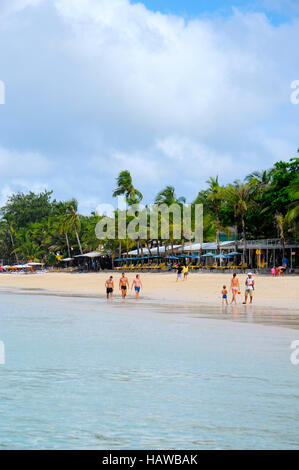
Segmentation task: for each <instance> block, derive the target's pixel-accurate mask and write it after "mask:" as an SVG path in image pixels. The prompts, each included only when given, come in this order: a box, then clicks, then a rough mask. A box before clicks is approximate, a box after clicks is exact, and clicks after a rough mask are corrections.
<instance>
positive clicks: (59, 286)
mask: <svg viewBox="0 0 299 470" xmlns="http://www.w3.org/2000/svg"><path fill="white" fill-rule="evenodd" d="M111 274H112V275H113V277H114V282H115V292H114V295H115V296H120V291H119V289H118V281H119V278H120V273H115V272H113V273H108V272H105V273H103V272H101V273H83V274H79V273H57V272H53V273H52V272H48V273H44V274H1V275H0V288H2V289H5V288H10V289H28V290H34V289H46V290H48V291H49V292H52V293H68V294H71V295H80V294H82V295H99V296H104V295H105V280H106V279H107V278H108V276H109V275H111ZM135 275H136V273H134V272H132V273H128V274H127V276H128V278H129V281H130V285H131V283H132V281H133V279H134V277H135ZM231 277H232V275H231V274H222V273H219V274H218V273H190V274H189V276H188V280H187V281H182V280H179V281H178V282H176V275H175V273H141V279H142V282H143V286H144V289H143V291H142V293H141V299H142V298H146V299H152V300H162V301H168V302H173V301H174V302H180V303H181V302H186V303H192V304H204V305H212V306H215V305H220V304H221V290H222V286H223V285H226V286H227V289H228V291H229V296H228V299H229V301H230V299H231V292H230V289H229V287H230V280H231ZM238 278H239V281H240V286H241V295H238V303H239V304H241V303H242V302H243V300H244V290H245V287H244V283H245V279H246V274H240V275H238ZM254 278H255V282H256V288H255V291H254V300H253V302H254V305H255V306H260V307H277V308H280V309H282V311H283V309H284V308H285V309H292V310H298V315H299V289H298V286H299V278H298V276H290V277H288V276H285V277H280V278H279V277H277V278H272V277H270V276H264V275H254ZM128 297H132V298H133V297H134V293H133V292H131V291H129V293H128Z"/></svg>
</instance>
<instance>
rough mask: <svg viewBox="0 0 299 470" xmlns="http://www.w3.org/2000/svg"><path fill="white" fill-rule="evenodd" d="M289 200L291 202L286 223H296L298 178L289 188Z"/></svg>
mask: <svg viewBox="0 0 299 470" xmlns="http://www.w3.org/2000/svg"><path fill="white" fill-rule="evenodd" d="M289 198H290V200H291V201H292V202H291V204H290V206H289V211H288V214H287V220H288V222H296V220H297V219H298V217H299V176H297V177H296V178H295V179H294V181H293V182H292V183H291V184H290V186H289Z"/></svg>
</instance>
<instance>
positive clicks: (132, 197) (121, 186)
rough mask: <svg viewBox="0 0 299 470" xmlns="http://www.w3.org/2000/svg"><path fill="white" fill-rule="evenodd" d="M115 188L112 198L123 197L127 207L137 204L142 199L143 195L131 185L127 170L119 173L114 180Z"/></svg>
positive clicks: (130, 177) (129, 174) (131, 181)
mask: <svg viewBox="0 0 299 470" xmlns="http://www.w3.org/2000/svg"><path fill="white" fill-rule="evenodd" d="M116 182H117V188H116V189H115V190H114V191H113V197H117V196H125V197H126V201H127V203H128V204H129V205H132V204H137V203H138V202H140V201H141V200H142V199H143V195H142V193H141V192H140V191H138V189H136V188H135V186H134V185H133V180H132V176H131V173H130V172H129V171H128V170H124V171H121V172H120V173H119V175H118V177H117V178H116Z"/></svg>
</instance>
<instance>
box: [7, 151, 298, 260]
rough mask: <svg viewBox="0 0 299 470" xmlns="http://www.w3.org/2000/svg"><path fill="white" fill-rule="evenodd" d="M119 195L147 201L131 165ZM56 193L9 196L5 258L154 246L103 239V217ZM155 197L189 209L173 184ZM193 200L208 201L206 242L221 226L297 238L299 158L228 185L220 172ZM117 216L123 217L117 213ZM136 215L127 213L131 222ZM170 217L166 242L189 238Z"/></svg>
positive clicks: (250, 234)
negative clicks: (86, 212) (176, 236)
mask: <svg viewBox="0 0 299 470" xmlns="http://www.w3.org/2000/svg"><path fill="white" fill-rule="evenodd" d="M118 195H124V196H125V197H126V200H127V203H128V204H129V205H132V204H134V203H138V202H139V201H141V200H142V194H141V192H140V191H138V190H137V189H136V188H135V187H134V185H133V181H132V177H131V175H130V173H129V171H127V170H125V171H122V172H120V174H119V176H118V178H117V188H116V189H115V190H114V192H113V196H118ZM51 198H52V191H44V192H42V193H40V194H35V193H33V192H29V193H28V194H24V193H17V194H14V195H12V196H10V197H9V199H8V201H7V203H6V204H5V206H4V207H2V208H1V218H0V259H5V260H6V261H7V262H11V263H12V262H19V261H24V262H26V261H28V260H29V259H32V260H35V261H45V262H47V263H49V264H55V263H56V262H57V260H56V254H57V253H59V254H60V255H63V256H69V257H73V256H74V255H76V254H79V253H82V252H87V251H94V250H96V249H97V248H98V247H99V244H100V243H101V244H102V245H103V246H104V247H105V249H106V250H109V252H111V253H112V254H113V255H118V254H119V253H120V252H121V250H122V251H128V250H130V249H133V248H135V247H136V246H145V245H148V239H146V240H139V241H138V242H136V241H134V240H130V239H126V240H122V241H121V242H120V241H118V240H117V239H116V240H109V239H106V240H101V241H99V240H98V239H97V237H96V234H95V227H96V224H97V223H98V222H99V220H100V219H101V217H99V216H98V215H96V214H95V213H92V214H91V215H90V216H83V215H80V214H79V213H78V202H77V201H76V199H71V200H69V201H56V200H55V199H54V200H52V199H51ZM155 202H156V203H158V204H161V203H163V204H166V205H167V206H171V205H172V204H174V203H176V204H179V205H180V206H181V210H183V204H185V202H186V201H185V198H184V197H177V195H176V192H175V188H174V187H173V186H171V185H169V186H166V187H165V188H164V189H163V190H162V191H160V192H159V193H158V194H157V196H156V198H155ZM193 204H203V206H204V240H205V241H212V240H215V237H216V239H217V240H218V241H219V234H220V231H223V232H226V233H230V234H232V233H234V236H235V239H236V240H237V239H238V238H240V237H242V238H244V239H246V238H274V237H280V238H281V240H282V241H283V243H285V242H287V240H288V239H290V240H296V239H297V238H298V228H299V158H291V159H290V160H289V161H279V162H277V163H275V164H274V166H273V168H271V169H269V170H263V171H261V172H253V173H251V174H250V175H248V176H247V177H246V178H245V181H244V182H241V181H235V182H234V183H231V184H228V185H226V186H221V185H220V183H219V179H218V176H217V177H215V178H212V177H211V178H209V180H208V181H207V187H206V188H205V189H203V190H201V191H199V193H198V195H197V197H196V199H195V200H194V202H193ZM115 217H116V221H117V218H118V213H117V212H116V213H115ZM132 218H133V217H132V216H127V224H128V223H129V222H130V221H131V220H132ZM148 220H149V217H148ZM169 220H170V239H169V240H167V241H165V240H164V243H171V244H172V245H173V244H174V243H183V242H184V238H183V236H182V238H181V239H178V240H174V236H173V233H174V230H173V229H174V225H173V218H172V214H170V218H169ZM116 228H117V227H116ZM116 235H117V230H116ZM149 236H150V231H149V230H148V237H149ZM184 236H185V237H186V234H184ZM187 239H188V237H187Z"/></svg>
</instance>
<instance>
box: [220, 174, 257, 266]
mask: <svg viewBox="0 0 299 470" xmlns="http://www.w3.org/2000/svg"><path fill="white" fill-rule="evenodd" d="M226 193H227V191H226ZM251 193H252V187H251V186H250V184H249V183H241V182H240V181H239V180H237V181H235V182H234V185H230V186H229V197H230V199H231V201H233V204H234V206H235V213H236V216H239V217H240V219H241V225H242V232H243V243H244V248H243V259H244V262H246V225H245V215H246V212H247V209H248V204H249V201H250V196H251Z"/></svg>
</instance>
